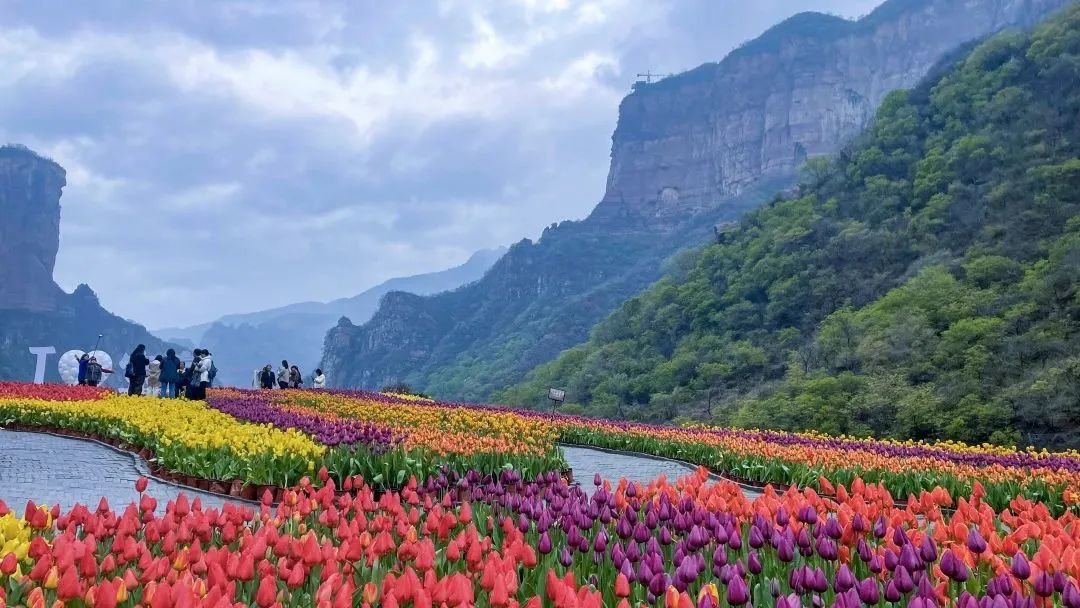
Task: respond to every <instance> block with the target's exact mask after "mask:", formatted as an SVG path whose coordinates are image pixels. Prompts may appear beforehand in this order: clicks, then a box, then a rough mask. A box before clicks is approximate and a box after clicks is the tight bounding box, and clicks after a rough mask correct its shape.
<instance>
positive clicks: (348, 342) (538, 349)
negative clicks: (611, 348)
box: [323, 0, 1067, 400]
mask: <svg viewBox="0 0 1080 608" xmlns="http://www.w3.org/2000/svg"><path fill="white" fill-rule="evenodd" d="M1065 4H1067V1H1066V0H1023V1H1021V0H967V1H965V2H958V1H956V0H889V1H888V2H886V3H885V4H883V5H881V6H880V7H879V8H878V9H877V10H875V11H874V12H873V13H872V14H870V15H869V16H867V17H865V18H864V19H861V20H859V21H847V20H844V19H839V18H836V17H830V16H827V15H821V14H815V13H803V14H800V15H796V16H794V17H792V18H791V19H789V20H787V21H784V22H783V23H780V24H778V25H777V26H775V27H773V28H772V29H770V30H768V31H767V32H765V33H764V34H763V35H762V36H761V37H760V38H758V39H756V40H754V41H752V42H750V43H748V44H747V45H745V46H743V47H742V48H740V49H738V50H736V51H734V52H733V53H731V54H730V55H729V56H728V57H727V58H725V59H724V60H723V61H721V62H719V63H709V64H706V65H702V66H700V67H698V68H695V69H693V70H690V71H688V72H686V73H683V74H679V75H676V76H673V77H670V78H666V79H663V80H661V81H659V82H655V83H651V84H648V83H640V84H638V85H637V86H635V89H634V91H633V92H632V93H631V94H630V95H629V96H627V97H626V98H625V99H624V100H623V101H622V104H621V105H620V107H619V120H618V124H617V126H616V128H615V133H614V135H613V136H612V148H611V168H610V171H609V173H608V182H607V188H606V191H605V194H604V197H603V199H602V200H601V201H600V203H599V204H598V205H597V207H596V208H595V209H594V210H593V212H592V214H591V215H590V216H589V217H588V218H586V219H585V220H583V221H580V222H563V223H561V224H557V225H552V226H551V228H549V229H548V230H546V231H545V232H544V234H543V236H542V237H541V238H540V240H539V241H538V242H535V243H534V242H531V241H529V240H525V241H522V242H520V243H518V244H517V245H515V246H514V247H512V248H511V250H510V251H509V252H508V253H507V255H506V256H504V257H503V258H502V259H501V260H499V262H498V263H496V264H495V266H494V267H493V268H492V269H491V271H490V272H488V274H487V275H485V277H484V278H483V279H482V280H480V281H478V282H476V283H474V284H472V285H470V286H468V287H467V288H464V289H461V290H457V291H454V292H450V293H446V294H440V295H437V296H433V297H426V298H425V297H416V296H412V295H407V294H390V295H388V296H387V297H386V298H385V299H384V300H383V303H382V305H381V307H380V309H379V311H378V312H376V314H375V315H374V316H373V317H372V319H371V321H369V322H368V323H366V324H364V325H362V326H356V325H354V324H351V323H341V324H339V325H338V326H337V327H335V328H334V330H333V331H331V332H330V334H328V335H327V339H326V348H325V351H324V356H323V366H324V368H327V369H329V370H330V382H331V383H332V384H333V385H334V386H344V387H366V388H373V387H378V386H380V385H383V384H388V383H392V382H394V381H405V382H408V383H409V384H411V385H413V386H414V387H415V388H418V389H422V390H424V391H425V392H427V393H429V394H434V395H437V396H440V397H444V398H456V399H467V400H483V399H487V398H489V397H490V396H491V395H492V394H493V393H494V392H495V391H497V390H499V389H502V388H504V387H506V386H508V385H512V384H515V383H517V382H519V381H521V380H522V379H523V377H524V375H525V374H526V373H527V372H528V371H529V370H530V369H532V368H534V367H535V366H537V365H539V364H542V363H545V362H547V361H550V360H551V359H553V358H554V357H556V356H557V355H558V354H559V353H560V352H562V351H563V350H565V349H567V348H570V347H572V346H574V345H577V344H580V343H582V342H584V341H585V340H587V339H588V337H589V332H590V330H591V329H592V327H593V326H594V325H595V324H596V323H597V322H599V321H600V320H602V319H603V318H605V317H606V316H607V315H609V314H610V313H611V312H612V311H613V310H614V309H615V308H616V307H618V306H619V305H620V304H621V303H622V302H623V301H625V300H626V299H627V298H629V297H630V296H632V295H634V294H636V293H638V292H640V291H641V290H642V289H644V288H645V287H646V286H648V285H649V284H651V283H652V282H654V281H656V280H657V279H658V278H659V277H660V276H661V275H662V273H663V270H664V264H665V261H668V260H670V261H672V263H674V264H675V265H676V266H677V265H678V261H679V258H678V257H677V255H676V254H677V252H679V251H680V250H682V249H685V248H687V247H697V246H700V245H701V244H703V243H704V242H706V240H707V239H708V238H710V237H711V236H712V234H713V228H714V225H715V224H717V223H721V222H726V221H731V220H735V219H737V218H738V217H739V216H740V215H741V214H742V213H743V212H744V211H746V210H747V209H750V208H753V207H755V206H757V205H758V204H760V203H761V202H762V201H764V200H767V199H768V198H770V197H771V194H772V193H774V192H776V191H778V190H783V189H785V188H787V187H790V186H791V185H792V184H793V183H794V181H795V179H796V176H797V173H798V171H799V168H800V167H801V166H803V164H804V163H805V161H806V160H807V159H808V158H813V157H817V156H822V155H827V154H832V153H835V152H837V151H839V150H840V149H841V148H842V147H843V146H844V145H846V144H847V143H848V142H850V141H851V140H852V139H853V138H854V137H855V136H856V135H858V134H859V133H860V132H862V131H863V129H864V128H865V127H866V126H867V124H868V123H869V122H870V119H871V117H872V116H873V115H874V112H875V110H876V109H877V108H878V106H879V105H880V104H881V102H882V100H884V99H885V97H886V95H887V94H888V93H889V92H890V91H893V90H896V89H903V88H907V87H911V86H913V85H915V84H916V83H918V82H919V80H920V79H921V78H923V77H924V76H925V75H926V74H927V72H928V71H929V70H930V69H931V67H932V66H933V65H935V64H936V63H937V62H938V61H939V60H940V59H941V58H942V57H943V56H945V55H946V54H947V53H949V52H950V51H952V50H953V49H955V48H956V47H958V46H959V45H961V44H964V43H966V42H969V41H972V40H975V39H978V38H982V37H984V36H986V35H988V34H991V33H993V32H996V31H998V30H1001V29H1003V28H1007V27H1010V26H1030V25H1033V24H1035V23H1037V22H1038V21H1040V20H1041V19H1042V18H1043V17H1045V16H1046V15H1047V14H1049V13H1050V12H1051V11H1053V10H1056V9H1058V8H1061V7H1062V6H1064V5H1065ZM673 256H674V257H673ZM667 330H668V329H667V328H656V329H654V331H667Z"/></svg>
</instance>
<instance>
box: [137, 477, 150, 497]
mask: <svg viewBox="0 0 1080 608" xmlns="http://www.w3.org/2000/svg"><path fill="white" fill-rule="evenodd" d="M149 483H150V480H149V479H147V478H146V477H144V476H142V475H140V476H139V478H138V479H136V480H135V491H136V492H138V493H139V494H142V493H143V492H145V491H146V486H147V484H149Z"/></svg>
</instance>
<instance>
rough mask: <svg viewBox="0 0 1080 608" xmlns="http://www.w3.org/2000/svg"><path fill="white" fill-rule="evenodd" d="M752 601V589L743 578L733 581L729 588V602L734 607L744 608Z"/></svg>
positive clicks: (738, 577)
mask: <svg viewBox="0 0 1080 608" xmlns="http://www.w3.org/2000/svg"><path fill="white" fill-rule="evenodd" d="M749 600H750V589H749V588H748V587H747V586H746V581H744V580H743V579H742V577H741V576H737V577H735V578H733V579H731V582H730V583H728V588H727V601H728V603H729V604H731V605H732V606H742V605H743V604H745V603H746V602H748V601H749Z"/></svg>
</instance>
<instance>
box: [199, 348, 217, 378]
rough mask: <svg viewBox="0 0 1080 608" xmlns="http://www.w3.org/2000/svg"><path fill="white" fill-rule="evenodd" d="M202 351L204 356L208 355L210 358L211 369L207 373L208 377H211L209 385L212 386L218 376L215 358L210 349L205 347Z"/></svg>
mask: <svg viewBox="0 0 1080 608" xmlns="http://www.w3.org/2000/svg"><path fill="white" fill-rule="evenodd" d="M202 352H203V356H204V357H207V358H209V359H210V371H209V372H208V374H207V377H208V378H209V380H208V381H207V382H208V384H207V386H208V387H212V386H214V380H215V379H216V378H217V366H216V365H214V359H213V357H212V356H211V355H210V351H208V350H206V349H205V348H204V349H203V351H202Z"/></svg>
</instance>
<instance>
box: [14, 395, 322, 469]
mask: <svg viewBox="0 0 1080 608" xmlns="http://www.w3.org/2000/svg"><path fill="white" fill-rule="evenodd" d="M44 396H45V397H46V398H48V397H51V393H49V392H46V393H44ZM0 424H3V425H11V424H17V425H20V426H22V427H28V428H37V429H41V430H52V429H56V430H61V431H67V432H74V433H77V434H82V435H84V436H88V437H95V438H100V439H103V440H106V441H110V442H114V443H122V444H124V445H126V446H129V447H131V448H133V449H134V450H136V451H137V450H147V451H148V452H151V453H152V454H153V460H154V464H155V465H158V464H159V465H161V466H163V467H165V468H166V469H168V470H169V471H170V472H173V473H177V474H183V475H188V476H192V477H197V478H200V479H203V480H216V481H232V480H234V479H240V480H244V481H247V482H249V483H251V484H257V485H278V486H287V485H294V484H296V483H297V482H298V481H299V479H300V478H301V477H302V476H303V475H305V474H309V473H311V472H313V471H314V470H315V469H316V462H318V461H319V460H320V459H321V457H322V454H323V453H324V452H325V450H326V449H325V448H324V447H323V446H321V445H318V444H317V443H315V442H314V441H313V440H312V439H310V438H309V437H307V436H306V435H304V434H302V433H300V432H298V431H295V430H284V431H283V430H280V429H275V428H273V427H270V426H268V425H258V424H249V423H244V422H240V421H238V420H237V419H235V418H233V417H232V416H229V415H226V414H223V413H221V412H219V411H217V410H214V409H211V408H209V407H207V406H206V405H205V404H204V403H202V402H198V401H185V400H171V399H156V398H152V397H128V396H120V395H117V394H116V393H111V392H106V393H104V394H102V395H101V396H100V398H98V399H93V400H85V401H53V400H46V399H43V398H24V397H15V398H0Z"/></svg>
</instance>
